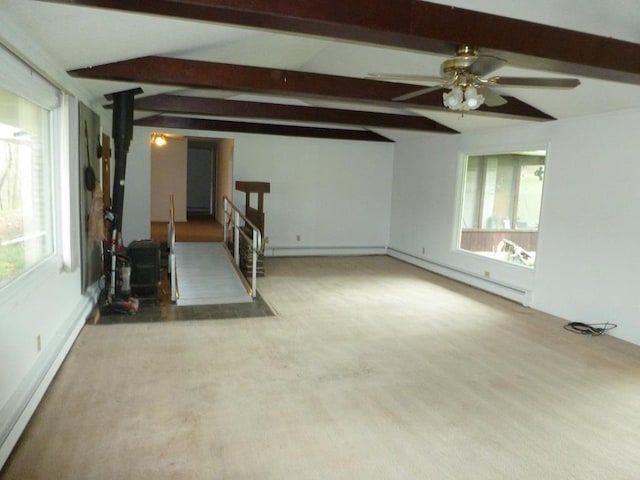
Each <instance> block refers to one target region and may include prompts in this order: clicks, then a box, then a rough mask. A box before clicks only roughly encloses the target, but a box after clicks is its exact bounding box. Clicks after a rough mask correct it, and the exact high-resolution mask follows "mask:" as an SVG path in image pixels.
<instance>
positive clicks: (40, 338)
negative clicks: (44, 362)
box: [36, 335, 42, 353]
mask: <svg viewBox="0 0 640 480" xmlns="http://www.w3.org/2000/svg"><path fill="white" fill-rule="evenodd" d="M36 346H37V348H38V353H40V352H41V351H42V337H41V336H40V335H38V336H37V337H36Z"/></svg>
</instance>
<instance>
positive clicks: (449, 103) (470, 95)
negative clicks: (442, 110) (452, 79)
mask: <svg viewBox="0 0 640 480" xmlns="http://www.w3.org/2000/svg"><path fill="white" fill-rule="evenodd" d="M442 101H443V103H444V106H445V107H447V108H449V109H450V110H456V111H464V110H475V109H477V108H479V107H480V105H482V104H483V103H484V95H481V94H479V93H478V89H477V88H476V87H474V86H473V85H469V86H467V87H465V88H464V90H463V89H462V87H461V86H459V85H456V86H454V87H453V88H452V89H451V91H449V92H445V93H443V94H442Z"/></svg>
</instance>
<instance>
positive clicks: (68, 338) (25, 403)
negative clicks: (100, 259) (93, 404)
mask: <svg viewBox="0 0 640 480" xmlns="http://www.w3.org/2000/svg"><path fill="white" fill-rule="evenodd" d="M96 298H97V293H96V292H95V291H93V290H91V291H89V292H87V294H85V295H84V296H83V297H82V300H81V301H80V302H79V303H78V305H77V306H76V308H75V309H74V311H73V313H72V314H71V315H70V316H69V318H68V319H67V320H66V321H65V322H64V323H63V325H62V326H61V327H60V329H59V330H58V332H57V333H56V334H55V336H54V337H53V338H52V340H51V341H50V342H49V343H48V344H47V346H46V347H45V349H44V350H43V351H42V353H41V354H40V355H39V356H38V360H37V362H36V363H35V364H34V365H33V367H32V368H31V370H30V371H29V373H28V374H27V375H26V376H25V377H24V378H23V379H22V382H21V383H20V385H19V386H18V388H17V389H16V391H15V392H14V393H13V394H12V395H11V397H10V398H9V400H8V401H7V403H6V404H5V405H4V406H3V407H2V409H0V468H2V465H4V463H5V462H6V461H7V458H8V457H9V455H10V454H11V451H12V450H13V448H14V447H15V445H16V443H17V442H18V439H19V438H20V435H22V432H23V431H24V429H25V427H26V426H27V423H29V420H30V419H31V416H32V415H33V413H34V412H35V410H36V408H37V407H38V404H39V403H40V400H42V397H43V396H44V394H45V392H46V391H47V388H48V387H49V385H50V383H51V381H52V380H53V378H54V377H55V375H56V373H57V372H58V369H59V368H60V365H62V362H63V361H64V359H65V357H66V356H67V354H68V353H69V350H70V349H71V347H72V345H73V343H74V342H75V340H76V338H77V337H78V335H79V334H80V331H81V330H82V327H83V326H84V324H85V321H86V318H87V316H88V315H89V314H90V313H91V310H92V309H93V306H94V305H95V303H96Z"/></svg>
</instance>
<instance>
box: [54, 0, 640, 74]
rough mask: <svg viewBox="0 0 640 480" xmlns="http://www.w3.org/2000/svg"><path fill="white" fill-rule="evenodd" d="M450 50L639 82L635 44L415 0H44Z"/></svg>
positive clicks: (433, 50)
mask: <svg viewBox="0 0 640 480" xmlns="http://www.w3.org/2000/svg"><path fill="white" fill-rule="evenodd" d="M44 1H49V2H52V3H62V4H70V5H83V6H93V7H103V8H110V9H114V10H120V11H126V12H136V13H147V14H154V15H164V16H170V17H177V18H188V19H196V20H199V21H211V22H216V23H224V24H233V25H238V26H247V27H256V28H262V29H269V30H276V31H284V32H291V33H300V34H307V35H308V34H311V35H318V36H322V37H329V38H336V39H341V40H349V41H357V42H364V43H369V44H374V45H384V46H389V47H396V48H403V49H409V50H418V51H424V52H429V53H438V54H444V55H452V54H453V52H454V50H455V47H456V46H457V45H459V44H470V45H473V46H476V47H479V48H481V49H482V51H483V52H484V53H493V54H496V55H499V56H501V57H502V58H504V59H506V60H508V61H509V62H510V63H511V65H513V66H520V67H525V68H533V69H540V70H548V71H553V72H557V73H562V74H568V75H581V76H588V77H594V78H600V79H603V80H614V81H619V82H627V83H634V84H640V62H637V61H635V59H638V58H640V44H638V43H632V42H626V41H622V40H617V39H614V38H610V37H603V36H599V35H592V34H588V33H583V32H577V31H572V30H567V29H562V28H557V27H553V26H548V25H542V24H537V23H533V22H528V21H525V20H517V19H513V18H507V17H502V16H498V15H491V14H487V13H480V12H475V11H471V10H465V9H462V8H455V7H450V6H447V5H439V4H434V3H429V2H424V1H421V0H393V1H388V0H378V1H374V2H371V0H341V1H340V2H327V1H324V0H309V1H305V2H300V1H299V0H277V1H276V0H137V1H135V2H132V1H130V0H44Z"/></svg>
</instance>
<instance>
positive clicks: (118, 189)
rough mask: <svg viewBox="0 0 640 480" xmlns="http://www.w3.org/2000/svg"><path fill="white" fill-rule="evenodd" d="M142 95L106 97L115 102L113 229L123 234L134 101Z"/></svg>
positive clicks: (134, 91)
mask: <svg viewBox="0 0 640 480" xmlns="http://www.w3.org/2000/svg"><path fill="white" fill-rule="evenodd" d="M139 93H142V89H141V88H134V89H132V90H125V91H123V92H116V93H110V94H108V95H105V97H106V98H107V100H110V101H112V102H113V124H112V135H113V143H114V147H115V154H114V158H115V163H114V169H113V195H112V196H111V209H112V211H113V215H114V223H113V228H114V230H116V231H117V232H122V212H123V208H124V187H125V176H126V172H127V154H128V153H129V145H130V144H131V138H132V137H133V99H134V97H135V96H136V95H138V94H139Z"/></svg>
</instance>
